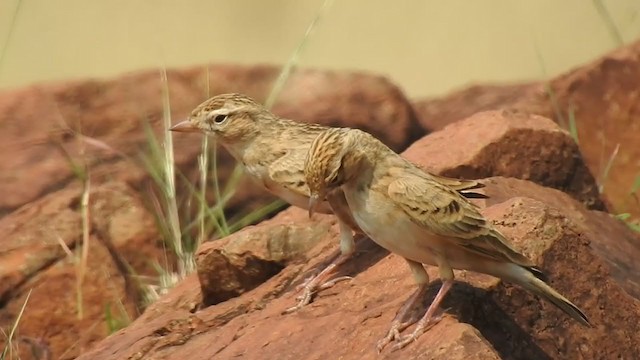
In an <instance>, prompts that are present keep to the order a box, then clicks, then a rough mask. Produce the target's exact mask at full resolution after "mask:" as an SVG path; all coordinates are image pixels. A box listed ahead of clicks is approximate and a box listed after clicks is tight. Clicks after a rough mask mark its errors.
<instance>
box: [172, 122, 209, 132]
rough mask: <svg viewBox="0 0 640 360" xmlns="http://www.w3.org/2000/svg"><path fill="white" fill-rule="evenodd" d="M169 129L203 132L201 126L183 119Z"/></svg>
mask: <svg viewBox="0 0 640 360" xmlns="http://www.w3.org/2000/svg"><path fill="white" fill-rule="evenodd" d="M169 131H176V132H202V130H200V129H199V128H197V127H195V126H193V124H192V123H191V122H190V121H189V120H184V121H181V122H179V123H177V124H175V125H173V126H172V127H170V128H169Z"/></svg>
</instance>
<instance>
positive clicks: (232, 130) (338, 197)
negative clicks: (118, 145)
mask: <svg viewBox="0 0 640 360" xmlns="http://www.w3.org/2000/svg"><path fill="white" fill-rule="evenodd" d="M327 129H329V128H328V127H326V126H322V125H317V124H308V123H302V122H297V121H293V120H288V119H283V118H280V117H277V116H275V115H274V114H272V113H271V112H270V111H268V110H267V109H266V108H264V107H263V106H262V105H260V104H259V103H257V102H256V101H254V100H253V99H251V98H250V97H248V96H246V95H242V94H222V95H217V96H214V97H212V98H211V99H209V100H206V101H205V102H203V103H202V104H200V105H198V106H197V107H196V108H195V109H194V110H193V111H192V112H191V114H190V116H189V118H188V119H187V120H185V121H183V122H181V123H179V124H176V125H175V126H174V127H173V128H172V130H174V131H181V132H200V133H205V134H209V135H212V136H214V137H215V139H216V141H217V142H218V143H220V144H221V145H222V146H223V147H225V148H226V149H227V150H228V151H229V152H230V153H231V155H233V157H234V158H235V159H236V160H237V161H238V162H240V163H242V164H243V166H244V168H245V170H246V172H247V173H248V174H249V175H250V176H251V177H252V178H253V179H254V180H255V181H256V182H257V183H258V184H260V185H262V186H263V187H264V188H266V189H267V190H269V191H270V192H271V193H273V194H275V195H276V196H278V197H280V198H282V199H283V200H285V201H287V202H288V203H290V204H292V205H295V206H298V207H301V208H305V209H306V208H308V204H309V187H308V185H307V182H306V179H305V176H304V172H303V167H304V161H305V158H306V156H307V154H308V153H309V147H310V146H311V143H312V142H313V140H314V139H315V138H317V137H318V135H319V134H320V133H322V132H323V131H324V130H327ZM443 181H450V182H452V183H455V184H453V185H454V186H455V185H456V184H457V185H458V188H459V189H461V190H463V189H466V188H473V187H475V186H476V185H477V183H475V182H473V183H471V182H458V181H457V180H454V179H449V180H447V179H443ZM327 195H328V201H322V202H320V203H319V204H318V206H317V210H318V211H319V212H322V213H334V214H335V215H336V216H337V217H338V220H339V221H338V222H339V224H340V249H341V253H342V256H340V257H339V258H338V259H337V260H336V261H334V262H333V263H332V264H330V265H329V266H328V267H327V268H325V269H324V270H323V271H322V272H320V273H319V274H318V275H317V276H315V277H312V278H311V279H310V280H309V281H308V282H307V284H306V285H305V286H304V292H303V294H302V296H301V297H300V301H299V302H298V304H297V305H296V306H295V307H294V308H292V309H290V310H295V309H299V308H300V307H302V306H304V305H306V304H307V303H309V302H310V301H311V295H312V294H313V293H314V292H315V291H317V290H318V289H319V288H320V287H321V286H322V285H323V284H322V281H323V280H326V279H327V278H328V277H329V275H331V273H332V272H333V270H334V269H335V268H336V267H337V266H338V265H339V264H341V263H342V262H344V261H346V259H348V257H349V256H350V254H351V253H352V252H353V251H354V248H355V244H354V240H353V234H352V232H351V231H352V230H354V231H357V232H361V231H360V230H359V228H358V226H357V225H356V223H355V221H354V219H353V217H352V216H351V212H350V211H349V208H348V206H347V205H346V200H345V197H344V194H343V193H342V191H341V190H340V189H337V191H334V192H332V193H330V194H327ZM326 287H327V286H324V288H326Z"/></svg>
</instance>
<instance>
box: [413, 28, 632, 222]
mask: <svg viewBox="0 0 640 360" xmlns="http://www.w3.org/2000/svg"><path fill="white" fill-rule="evenodd" d="M638 88H640V40H639V41H635V42H633V43H631V44H629V45H627V46H624V47H622V48H619V49H616V50H614V51H612V52H611V53H609V54H607V55H605V56H603V57H601V58H599V59H597V60H595V61H593V62H591V63H588V64H585V65H583V66H580V67H577V68H576V69H574V70H572V71H569V72H567V73H565V74H562V75H559V76H557V77H554V78H552V79H550V80H549V81H547V82H535V83H524V84H505V85H477V86H472V87H470V88H468V89H463V90H461V91H457V92H454V93H452V94H450V95H448V96H445V97H443V98H438V99H426V100H418V101H415V102H414V108H415V109H416V113H417V114H418V117H419V119H420V122H421V124H422V125H423V126H424V127H425V129H427V130H430V131H433V130H437V129H441V128H443V127H445V126H446V125H447V124H450V123H452V122H456V121H459V120H462V119H465V118H466V117H468V116H471V115H472V114H475V113H476V112H479V111H487V110H504V109H517V110H520V111H522V112H527V113H532V114H538V115H541V116H544V117H547V118H550V119H553V120H554V121H555V122H556V123H558V124H559V125H560V126H562V127H563V128H564V129H567V130H569V129H570V127H571V123H572V122H573V123H574V124H575V128H576V134H577V138H578V143H579V146H580V151H581V153H582V155H583V158H584V160H585V162H586V164H587V166H588V167H589V169H590V170H591V173H592V174H594V176H595V178H596V179H597V183H598V185H599V188H600V192H602V193H603V194H604V195H605V197H606V200H607V201H608V202H609V203H610V204H611V206H610V207H609V209H610V210H611V211H613V212H615V213H631V214H632V215H634V217H635V218H636V219H638V217H640V200H639V199H640V198H639V196H640V195H638V191H640V189H639V188H638V187H639V186H640V172H639V170H638V162H637V159H638V158H640V146H637V143H638V141H637V138H638V137H637V134H638V130H639V129H640V107H638V104H639V103H640V93H639V92H638V91H637V89H638ZM616 149H617V150H616ZM607 169H608V170H607Z"/></svg>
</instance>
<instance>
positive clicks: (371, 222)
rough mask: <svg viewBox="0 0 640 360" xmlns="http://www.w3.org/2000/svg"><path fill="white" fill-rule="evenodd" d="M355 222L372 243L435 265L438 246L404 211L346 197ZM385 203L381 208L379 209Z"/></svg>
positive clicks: (387, 205)
mask: <svg viewBox="0 0 640 360" xmlns="http://www.w3.org/2000/svg"><path fill="white" fill-rule="evenodd" d="M347 200H348V201H349V207H350V208H351V210H352V213H353V216H354V219H355V220H356V222H357V224H358V226H360V228H361V229H362V231H364V232H365V234H367V235H368V236H369V237H370V238H371V240H373V241H375V242H376V243H377V244H378V245H380V246H382V247H383V248H385V249H387V250H389V251H391V252H393V253H395V254H398V255H400V256H402V257H404V258H407V259H410V260H413V261H416V262H420V263H423V264H428V265H436V261H435V255H436V254H437V253H438V249H437V243H436V242H435V241H430V239H429V235H428V234H426V233H425V232H423V231H420V230H419V228H418V227H417V225H416V224H414V223H413V222H411V220H410V219H409V218H407V217H406V215H405V214H404V212H403V211H402V210H401V209H398V208H396V207H395V206H393V205H391V204H389V203H387V202H384V201H382V202H379V201H375V202H374V203H376V205H377V206H376V207H375V208H373V207H372V206H371V204H372V202H371V201H361V200H357V199H354V198H353V197H351V196H347ZM381 204H383V205H382V206H380V205H381Z"/></svg>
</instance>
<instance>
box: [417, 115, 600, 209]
mask: <svg viewBox="0 0 640 360" xmlns="http://www.w3.org/2000/svg"><path fill="white" fill-rule="evenodd" d="M405 156H406V157H407V158H408V159H409V160H411V161H413V162H415V163H416V164H419V165H420V166H422V167H423V168H425V169H426V170H429V171H432V172H436V173H439V174H442V175H446V176H450V177H460V178H466V179H480V178H484V177H488V176H506V177H514V178H519V179H525V180H531V181H533V182H535V183H538V184H541V185H544V186H548V187H553V188H556V189H559V190H562V191H564V192H566V193H568V194H570V195H572V196H573V197H574V198H576V199H577V200H579V201H581V202H582V203H583V204H585V205H586V206H587V207H589V208H592V209H598V210H603V209H604V204H603V203H602V201H601V200H600V197H599V194H598V185H597V184H596V181H595V179H594V178H593V176H592V175H591V173H590V172H589V169H588V168H587V166H586V165H585V163H584V161H583V160H582V156H581V155H580V150H579V149H578V146H577V145H576V143H575V141H574V140H573V139H572V138H571V135H569V133H568V132H566V131H564V130H562V129H561V128H560V127H559V126H558V125H557V124H555V123H554V122H553V121H551V120H550V119H547V118H544V117H542V116H538V115H531V114H526V113H522V112H519V111H513V110H511V111H507V110H503V111H487V112H481V113H477V114H475V115H473V116H471V117H469V118H467V119H464V120H461V121H459V122H456V123H453V124H451V125H448V126H446V127H445V128H443V129H442V130H440V131H436V132H434V133H432V134H429V135H427V136H425V137H423V138H422V139H420V140H418V141H416V142H415V143H413V144H412V145H411V146H410V147H409V148H408V149H407V151H406V152H405Z"/></svg>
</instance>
